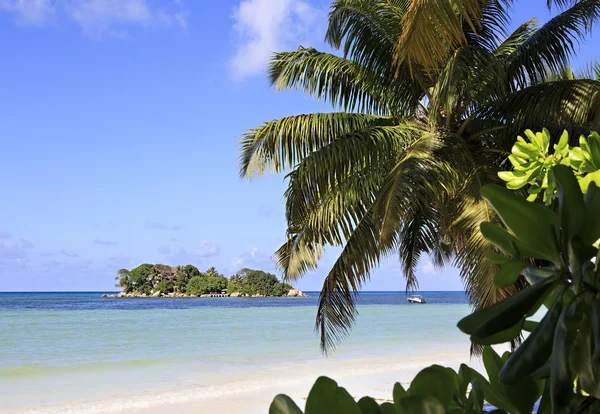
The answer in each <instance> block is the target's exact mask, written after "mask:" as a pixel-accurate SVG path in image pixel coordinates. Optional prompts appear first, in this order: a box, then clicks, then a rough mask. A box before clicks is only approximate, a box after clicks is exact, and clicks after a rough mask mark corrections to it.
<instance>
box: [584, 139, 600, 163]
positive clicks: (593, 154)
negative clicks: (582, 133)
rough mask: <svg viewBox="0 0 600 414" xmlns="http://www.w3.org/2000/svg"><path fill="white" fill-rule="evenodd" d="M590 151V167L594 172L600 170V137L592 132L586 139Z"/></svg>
mask: <svg viewBox="0 0 600 414" xmlns="http://www.w3.org/2000/svg"><path fill="white" fill-rule="evenodd" d="M587 142H588V147H589V150H590V158H591V161H592V166H593V168H595V169H596V170H600V135H598V133H597V132H592V133H591V135H589V136H588V139H587Z"/></svg>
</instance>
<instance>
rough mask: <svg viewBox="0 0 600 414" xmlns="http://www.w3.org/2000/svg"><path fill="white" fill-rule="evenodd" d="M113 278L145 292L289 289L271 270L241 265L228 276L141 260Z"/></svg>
mask: <svg viewBox="0 0 600 414" xmlns="http://www.w3.org/2000/svg"><path fill="white" fill-rule="evenodd" d="M116 279H117V286H120V287H121V288H123V291H124V292H125V293H135V294H146V295H150V294H152V293H154V292H159V291H160V292H161V293H164V294H167V293H171V292H176V293H186V294H190V295H203V294H209V293H221V292H222V291H225V290H226V291H227V293H229V294H231V293H235V292H238V293H241V294H245V295H249V296H252V295H262V296H283V295H285V294H287V293H288V292H289V290H290V289H292V287H291V286H290V285H288V284H287V283H281V282H280V281H279V279H277V276H275V275H274V274H271V273H267V272H263V271H262V270H252V269H242V270H240V271H239V272H237V273H236V274H235V275H233V276H231V278H229V279H228V278H227V277H225V276H223V275H222V274H220V273H219V272H218V271H217V270H216V269H215V268H214V267H211V268H210V269H208V270H207V271H205V272H200V271H199V270H198V268H197V267H196V266H193V265H186V266H174V267H171V266H167V265H163V264H156V265H152V264H147V263H144V264H142V265H140V266H138V267H136V268H134V269H132V270H127V269H121V270H119V271H118V272H117V277H116Z"/></svg>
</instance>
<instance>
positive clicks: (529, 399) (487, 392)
mask: <svg viewBox="0 0 600 414" xmlns="http://www.w3.org/2000/svg"><path fill="white" fill-rule="evenodd" d="M575 153H577V151H575ZM568 164H569V165H570V166H571V167H572V168H573V169H574V170H575V171H577V168H578V164H576V163H575V164H571V163H568ZM573 169H571V168H569V167H567V166H565V165H556V166H554V167H552V168H551V169H550V171H549V177H550V178H549V180H552V182H553V183H554V191H555V192H556V201H555V202H554V203H552V205H551V206H543V205H541V204H536V203H533V202H530V201H527V200H526V199H525V198H523V197H521V196H520V195H519V194H518V193H517V192H514V191H510V190H508V189H506V188H503V187H500V186H497V185H487V186H484V187H483V188H482V196H483V198H484V199H485V201H486V202H487V203H488V204H489V205H490V206H491V207H492V208H493V209H494V210H495V212H496V213H497V215H498V217H499V218H500V220H501V222H502V225H500V224H497V223H491V222H484V223H482V224H481V232H482V234H483V235H484V237H485V238H486V239H487V240H488V241H489V242H490V244H491V247H490V248H489V249H488V250H487V251H486V253H485V256H486V259H485V260H487V261H488V262H490V263H492V264H494V265H497V266H499V270H498V271H497V273H496V276H495V278H494V283H495V284H496V285H497V286H498V287H502V286H507V285H510V284H514V283H515V282H516V281H517V280H519V279H525V280H526V281H527V282H528V284H529V285H530V286H529V287H527V288H525V289H523V290H521V291H519V292H518V293H516V294H515V295H513V296H511V297H510V298H507V299H505V300H503V301H501V302H498V303H496V304H494V305H492V306H489V307H486V308H482V309H479V310H476V311H475V312H474V313H472V314H471V315H469V316H467V317H465V318H464V319H462V320H461V321H459V323H458V328H459V329H460V330H461V331H463V332H464V333H466V334H468V335H470V338H471V341H472V342H473V343H475V344H478V345H483V346H485V348H484V351H483V362H484V365H485V368H486V371H487V378H488V379H486V378H484V377H483V376H482V375H481V374H479V373H477V372H476V371H475V370H473V369H471V368H469V367H467V366H465V365H462V366H461V368H460V370H459V372H458V373H456V372H454V371H453V370H451V369H449V368H443V367H440V366H437V365H434V366H431V367H428V368H425V369H424V370H423V371H421V372H420V373H419V374H418V375H417V376H416V377H415V378H414V380H413V382H412V383H411V386H410V388H409V389H408V390H406V391H405V390H404V389H403V388H402V387H401V385H400V384H396V386H395V388H394V393H393V404H392V403H384V404H381V405H379V404H378V403H376V402H375V401H374V400H372V399H370V398H368V397H365V398H362V399H361V400H359V402H358V403H356V402H354V399H353V398H352V397H350V396H349V395H348V393H347V392H346V391H345V390H344V389H343V388H339V387H337V384H335V383H334V382H333V381H331V380H328V379H324V378H321V379H319V380H317V383H316V384H315V386H314V388H313V390H312V391H311V394H310V395H309V400H311V396H312V401H311V403H310V404H309V401H307V405H306V413H307V414H311V413H325V412H327V413H352V412H353V413H357V414H358V413H382V414H388V413H389V414H391V413H396V414H417V413H436V414H438V413H440V414H441V413H481V412H483V411H484V405H483V403H484V401H486V402H488V403H489V404H491V405H492V406H494V407H496V409H497V410H496V412H501V413H502V412H506V413H513V414H521V413H524V414H527V413H531V412H533V410H534V404H536V402H537V401H538V400H539V406H538V407H537V413H540V414H542V413H543V414H546V413H577V414H582V413H589V414H592V413H598V412H600V251H599V249H598V244H599V243H600V188H599V186H600V178H597V177H596V175H594V174H595V171H590V172H589V173H588V175H591V177H592V178H591V179H590V180H589V182H587V185H586V186H582V185H580V184H581V180H579V181H578V179H577V178H576V175H575V173H574V171H573ZM583 191H585V193H584V192H583ZM552 197H554V195H553V193H552ZM552 197H551V198H552ZM542 306H545V307H546V308H547V311H546V312H545V314H544V316H543V317H542V319H541V320H540V321H539V322H535V321H533V320H531V317H532V316H533V315H534V314H535V313H536V312H537V311H538V310H539V309H540V308H541V307H542ZM526 331H528V332H530V333H529V335H528V336H527V337H526V339H525V340H524V341H523V343H522V344H521V345H520V346H519V347H518V348H516V350H515V351H514V352H513V353H508V352H507V353H505V354H504V355H503V356H502V357H500V356H499V355H497V354H496V352H495V351H494V350H493V349H492V348H491V347H490V345H494V344H501V343H506V342H509V341H512V340H515V339H516V338H518V337H520V336H521V335H522V334H523V333H524V332H526ZM468 384H470V385H471V392H470V393H469V394H468V396H467V394H466V391H467V385H468ZM323 407H327V409H326V410H325V411H322V409H323ZM301 412H302V411H300V409H299V408H298V407H297V406H296V405H295V404H294V403H293V402H292V401H291V400H290V399H289V398H288V397H286V396H282V395H280V396H277V397H276V398H275V400H274V401H273V404H272V405H271V409H270V414H285V413H301Z"/></svg>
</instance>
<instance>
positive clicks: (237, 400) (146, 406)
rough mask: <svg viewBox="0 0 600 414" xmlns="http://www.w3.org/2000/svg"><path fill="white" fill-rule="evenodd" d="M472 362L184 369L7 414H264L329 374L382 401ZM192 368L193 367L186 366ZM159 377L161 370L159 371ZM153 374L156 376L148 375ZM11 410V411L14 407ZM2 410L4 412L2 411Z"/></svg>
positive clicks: (456, 350)
mask: <svg viewBox="0 0 600 414" xmlns="http://www.w3.org/2000/svg"><path fill="white" fill-rule="evenodd" d="M468 361H469V351H468V347H453V348H451V349H446V350H445V351H443V352H441V353H440V352H435V353H426V352H425V353H412V354H407V353H404V354H385V355H384V354H379V355H373V356H370V357H367V358H360V359H358V358H338V357H330V358H328V359H323V358H319V359H314V360H307V361H303V362H292V363H279V364H275V365H272V366H266V367H264V368H261V369H254V370H251V371H239V372H228V373H226V374H222V373H218V372H217V373H206V374H198V375H192V374H191V373H190V372H181V375H180V376H178V377H174V378H172V379H168V380H167V379H164V378H163V379H160V380H159V378H155V382H148V383H145V384H142V386H139V387H138V388H136V389H135V390H130V391H129V394H127V395H124V394H123V393H122V391H115V390H108V389H107V390H104V391H102V392H101V393H98V394H92V395H87V396H82V395H81V394H80V393H74V394H72V395H69V394H68V395H63V396H62V397H61V398H58V399H57V401H52V402H51V401H48V400H47V401H44V402H43V403H42V404H35V405H33V406H32V405H31V402H30V403H29V404H30V405H29V406H26V405H25V406H24V405H21V406H14V407H11V408H10V409H9V410H8V411H7V412H8V413H17V412H18V413H29V414H41V413H46V414H52V413H64V414H75V413H88V414H94V413H107V414H108V413H124V412H128V413H140V414H163V413H171V412H177V413H189V414H192V413H198V412H201V413H206V414H211V413H214V414H217V413H223V412H228V413H251V414H252V413H256V414H259V413H266V412H268V407H269V405H270V403H271V401H272V400H273V398H274V397H275V395H277V394H280V393H284V394H287V395H289V396H290V397H291V398H292V399H293V400H294V401H295V402H296V403H297V404H298V405H299V406H300V407H301V408H304V404H305V398H306V397H307V396H308V392H309V390H310V388H311V387H312V385H313V384H314V381H315V380H316V379H317V378H318V377H319V376H321V375H326V376H329V377H330V378H332V379H334V380H335V381H337V382H338V384H339V385H340V386H343V387H345V388H346V389H347V390H348V392H350V394H351V395H352V396H353V397H356V398H360V397H362V396H365V395H369V396H371V397H373V398H376V399H379V400H387V399H390V398H391V396H392V389H393V386H394V384H395V383H396V382H401V383H403V385H405V384H408V383H409V382H410V380H412V378H413V377H414V375H415V374H416V373H417V372H418V371H420V370H421V369H423V368H424V367H426V366H429V365H432V364H434V363H435V364H441V365H444V366H450V367H452V368H454V369H458V367H459V365H460V364H461V363H463V362H468ZM188 369H189V370H191V371H194V369H193V367H189V368H188ZM156 372H157V375H160V374H158V373H159V372H162V370H161V369H160V368H159V369H157V370H156ZM146 375H149V374H147V373H146ZM149 378H152V375H149ZM11 409H12V411H11ZM3 412H4V411H3Z"/></svg>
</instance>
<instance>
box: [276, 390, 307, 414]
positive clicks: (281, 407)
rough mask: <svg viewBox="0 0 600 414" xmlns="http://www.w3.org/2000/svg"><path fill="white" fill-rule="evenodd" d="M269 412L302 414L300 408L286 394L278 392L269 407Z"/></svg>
mask: <svg viewBox="0 0 600 414" xmlns="http://www.w3.org/2000/svg"><path fill="white" fill-rule="evenodd" d="M269 414H302V410H301V409H300V408H299V407H298V406H297V405H296V403H295V402H294V401H293V400H292V399H291V398H290V397H288V396H287V395H284V394H279V395H278V396H276V397H275V398H274V399H273V402H272V403H271V406H270V407H269Z"/></svg>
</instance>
